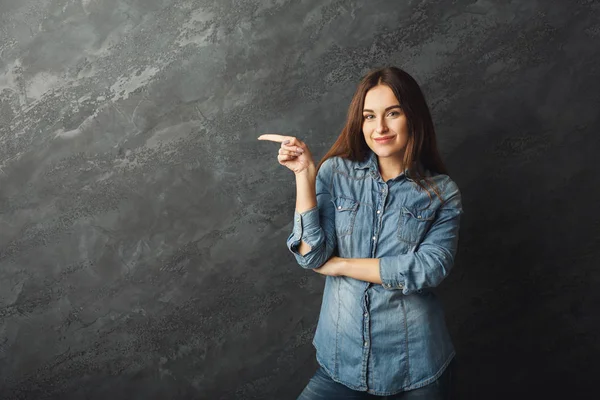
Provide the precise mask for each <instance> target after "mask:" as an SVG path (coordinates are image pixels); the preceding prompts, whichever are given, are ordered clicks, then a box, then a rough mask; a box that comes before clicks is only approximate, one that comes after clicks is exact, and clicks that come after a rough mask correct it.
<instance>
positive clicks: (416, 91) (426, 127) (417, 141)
mask: <svg viewBox="0 0 600 400" xmlns="http://www.w3.org/2000/svg"><path fill="white" fill-rule="evenodd" d="M381 84H383V85H387V86H388V87H389V88H390V89H392V92H393V93H394V95H395V96H396V98H397V99H398V101H399V102H400V107H401V108H402V110H403V112H404V114H405V115H406V120H407V125H408V131H409V137H408V143H407V145H406V151H405V152H404V159H403V164H404V165H405V166H410V168H409V177H410V178H411V179H412V180H413V181H414V182H415V183H416V184H417V185H419V186H420V187H421V188H422V189H424V190H427V188H426V187H425V186H424V185H423V183H422V182H425V183H426V184H427V185H428V186H429V187H430V188H432V189H433V191H434V192H435V194H436V195H437V196H438V197H439V198H440V199H441V200H442V201H443V199H442V198H441V195H440V193H439V191H438V189H437V188H436V185H435V183H434V182H433V181H431V180H430V179H428V178H427V177H426V176H425V170H426V169H428V170H429V171H431V173H439V174H446V175H447V174H448V171H447V169H446V166H445V165H444V163H443V162H442V158H441V157H440V154H439V152H438V148H437V142H436V138H435V130H434V127H433V120H432V119H431V113H430V112H429V107H428V106H427V102H426V101H425V96H423V92H422V91H421V88H420V87H419V84H418V83H417V82H416V81H415V79H414V78H413V77H412V76H410V75H409V74H408V73H407V72H406V71H404V70H402V69H400V68H398V67H385V68H380V69H376V70H372V71H370V72H368V73H367V74H366V75H365V76H363V78H362V79H361V80H360V83H359V84H358V88H357V89H356V92H355V93H354V96H353V97H352V101H351V102H350V106H349V107H348V114H347V116H346V123H345V125H344V128H343V129H342V132H341V133H340V135H339V136H338V138H337V140H336V141H335V143H334V144H333V146H331V148H330V149H329V151H327V153H325V155H324V156H323V159H322V160H321V162H319V164H318V166H317V171H318V170H319V168H321V165H322V164H323V162H325V160H327V159H328V158H331V157H334V156H339V157H342V158H347V159H349V160H352V161H364V159H365V157H366V156H367V154H368V151H369V150H370V149H369V147H368V146H367V143H366V142H365V138H364V136H363V131H362V125H363V107H364V103H365V96H366V94H367V92H368V91H369V90H370V89H371V88H373V87H375V86H377V85H381ZM427 194H428V195H429V197H430V198H431V194H430V193H429V190H427Z"/></svg>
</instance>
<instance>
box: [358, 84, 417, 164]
mask: <svg viewBox="0 0 600 400" xmlns="http://www.w3.org/2000/svg"><path fill="white" fill-rule="evenodd" d="M362 130H363V134H364V136H365V141H366V142H367V145H368V146H369V147H370V148H371V150H373V152H374V153H375V154H377V155H378V156H379V157H384V158H386V157H393V158H396V157H397V158H398V159H399V160H402V158H403V157H404V150H405V148H406V144H407V143H408V126H407V123H406V116H405V115H404V112H403V111H402V109H401V108H400V103H399V102H398V99H397V98H396V96H394V92H392V89H390V88H389V86H387V85H377V86H375V87H373V88H371V89H370V90H369V91H368V92H367V94H366V96H365V105H364V108H363V125H362ZM384 137H390V139H389V140H385V141H378V140H377V139H379V138H384Z"/></svg>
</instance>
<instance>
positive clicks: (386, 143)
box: [259, 67, 463, 400]
mask: <svg viewBox="0 0 600 400" xmlns="http://www.w3.org/2000/svg"><path fill="white" fill-rule="evenodd" d="M259 139H260V140H273V141H277V142H281V143H282V144H281V148H280V149H279V155H278V157H277V158H278V160H279V163H280V164H281V165H284V166H286V167H288V168H289V169H291V170H292V171H294V173H295V176H296V187H297V198H296V210H295V212H294V228H293V232H292V233H291V235H290V236H289V238H288V240H287V245H288V248H289V250H290V251H291V252H292V254H294V256H295V257H296V260H297V262H298V264H300V266H302V267H303V268H306V269H312V270H314V271H315V272H318V273H320V274H323V275H326V280H325V288H324V292H323V301H322V304H321V310H320V316H319V322H318V324H317V329H316V332H315V336H314V340H313V345H314V346H315V348H316V351H317V353H316V357H317V361H318V363H319V368H318V370H317V371H316V373H315V375H314V376H313V377H312V378H311V380H310V381H309V383H308V385H307V386H306V387H305V389H304V391H303V392H302V393H301V394H300V397H299V399H364V398H381V397H379V396H386V397H385V398H388V399H416V398H419V399H428V400H436V399H448V398H449V392H450V391H449V384H450V380H451V370H452V369H451V368H449V367H450V366H452V365H453V364H454V363H451V361H452V360H453V359H454V355H455V351H454V347H453V344H452V342H451V339H450V336H449V334H448V330H447V327H446V324H445V316H444V312H443V309H442V305H441V303H440V301H439V299H438V298H437V297H436V294H435V293H434V292H433V291H432V288H434V287H436V286H438V285H439V284H440V282H441V281H442V280H443V279H444V278H445V277H446V276H448V273H449V272H450V270H451V268H452V266H453V263H454V256H455V254H456V250H457V246H458V232H459V223H460V216H461V214H462V212H463V211H462V204H461V195H460V191H459V189H458V187H457V185H456V183H454V182H453V181H452V180H451V179H450V177H449V176H448V175H447V171H446V168H445V167H444V164H443V162H442V160H441V158H440V155H439V152H438V149H437V144H436V138H435V132H434V127H433V122H432V119H431V115H430V112H429V108H428V106H427V104H426V101H425V98H424V96H423V93H422V92H421V89H420V88H419V85H418V84H417V82H416V81H415V80H414V79H413V78H412V77H411V76H410V75H409V74H408V73H406V72H405V71H403V70H401V69H399V68H395V67H390V68H382V69H378V70H374V71H371V72H369V73H368V74H367V75H366V76H365V77H363V79H362V80H361V81H360V84H359V85H358V88H357V90H356V93H355V94H354V97H353V99H352V102H351V103H350V107H349V110H348V116H347V120H346V124H345V126H344V128H343V130H342V132H341V134H340V136H339V137H338V139H337V140H336V142H335V143H334V144H333V146H332V148H331V149H330V150H329V151H328V152H327V154H326V155H325V156H324V158H323V160H322V161H321V163H320V164H319V166H318V167H315V165H314V162H313V159H312V155H311V153H310V151H309V149H308V147H307V145H306V144H305V143H304V142H302V141H301V140H299V139H297V138H295V137H292V136H281V135H262V136H261V137H259Z"/></svg>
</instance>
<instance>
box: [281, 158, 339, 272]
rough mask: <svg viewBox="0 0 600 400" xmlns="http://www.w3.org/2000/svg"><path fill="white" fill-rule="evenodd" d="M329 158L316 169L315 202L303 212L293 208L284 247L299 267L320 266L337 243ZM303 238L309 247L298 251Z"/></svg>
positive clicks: (331, 160) (311, 267)
mask: <svg viewBox="0 0 600 400" xmlns="http://www.w3.org/2000/svg"><path fill="white" fill-rule="evenodd" d="M332 162H333V159H331V158H328V159H327V160H325V161H324V162H323V164H321V168H319V171H318V172H317V179H316V183H315V192H316V196H317V206H316V207H313V208H311V209H310V210H307V211H304V212H302V213H298V212H297V211H294V225H293V231H292V233H291V234H290V236H289V237H288V239H287V247H288V249H289V250H290V251H291V252H292V254H293V255H294V257H295V258H296V261H297V262H298V264H299V265H300V266H301V267H302V268H306V269H314V268H319V267H320V266H321V265H323V264H325V262H326V261H327V260H328V259H329V258H330V257H331V255H332V254H333V251H334V249H335V247H336V245H337V239H336V236H335V214H334V213H335V209H334V207H333V203H332V201H331V185H332V179H333V170H332ZM302 241H304V242H305V243H306V244H308V245H309V246H310V247H311V249H310V251H309V252H308V253H306V254H304V255H302V254H300V253H299V251H298V248H299V246H300V243H301V242H302Z"/></svg>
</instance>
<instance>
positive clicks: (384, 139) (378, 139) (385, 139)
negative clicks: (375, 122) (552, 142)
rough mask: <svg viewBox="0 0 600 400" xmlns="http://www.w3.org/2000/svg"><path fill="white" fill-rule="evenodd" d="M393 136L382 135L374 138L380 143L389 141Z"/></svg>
mask: <svg viewBox="0 0 600 400" xmlns="http://www.w3.org/2000/svg"><path fill="white" fill-rule="evenodd" d="M393 138H394V136H384V137H381V138H377V139H375V142H377V143H381V144H384V143H390V142H391V141H392V139H393Z"/></svg>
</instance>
